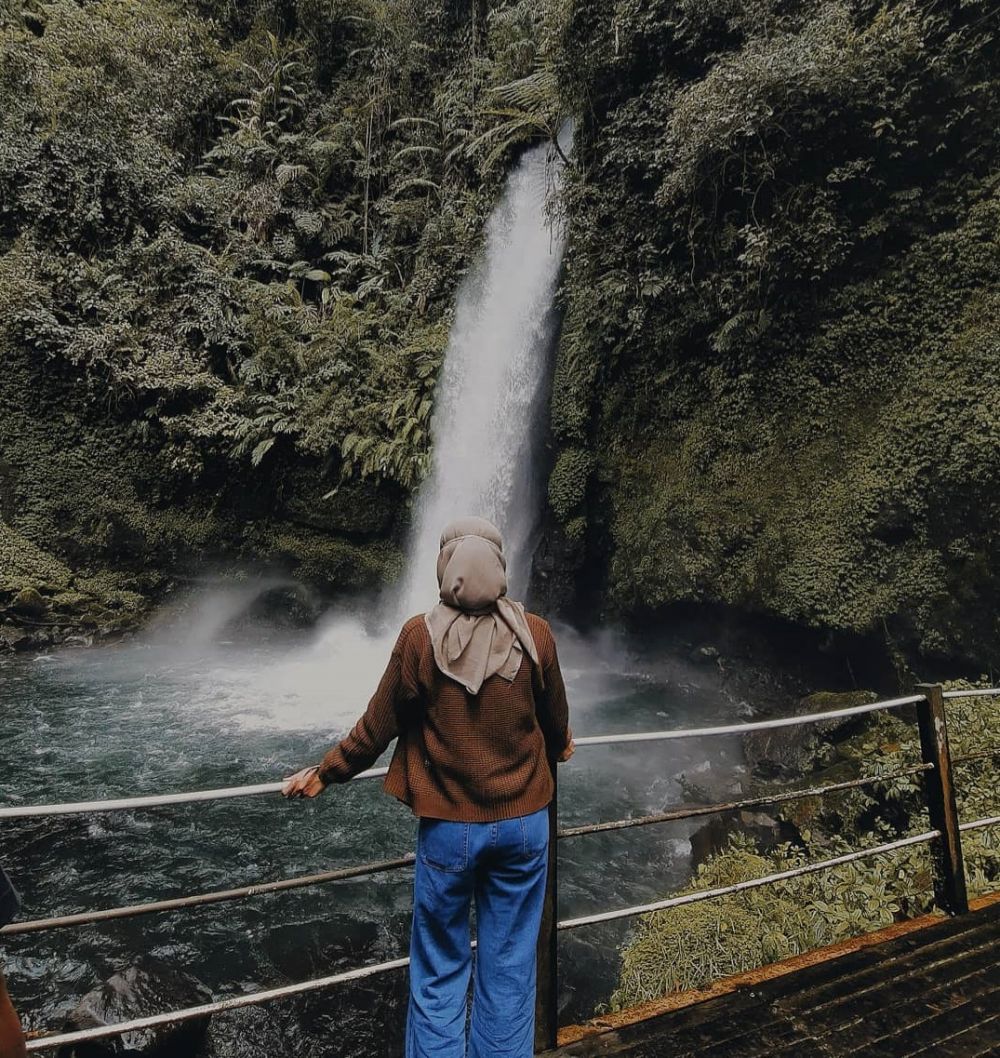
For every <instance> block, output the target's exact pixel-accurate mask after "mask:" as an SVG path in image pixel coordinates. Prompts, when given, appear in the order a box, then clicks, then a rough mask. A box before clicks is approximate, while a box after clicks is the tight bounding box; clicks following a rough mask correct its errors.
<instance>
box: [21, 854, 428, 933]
mask: <svg viewBox="0 0 1000 1058" xmlns="http://www.w3.org/2000/svg"><path fill="white" fill-rule="evenodd" d="M413 862H414V856H413V855H412V853H408V854H407V855H406V856H401V857H399V858H398V859H395V860H379V861H377V862H375V863H362V864H359V865H358V866H357V867H341V868H339V869H337V870H333V871H323V872H322V873H320V874H306V875H302V876H301V877H299V878H283V879H282V880H281V881H277V882H261V883H259V884H258V885H245V886H240V887H239V888H237V889H219V890H216V891H214V892H211V893H198V894H196V895H194V896H179V897H175V898H174V899H171V900H155V901H152V902H150V903H147V904H128V905H126V906H124V907H109V908H105V909H104V910H103V911H82V912H79V913H78V914H75V915H60V916H58V917H55V918H35V919H31V920H29V921H28V922H15V923H14V924H12V925H10V926H4V927H3V929H0V936H4V937H6V936H11V935H12V934H15V933H38V932H40V931H42V930H48V929H61V928H63V927H65V926H86V925H90V924H92V923H94V922H109V921H111V920H113V919H119V918H135V917H136V916H138V915H149V914H153V913H154V912H161V911H177V910H179V909H181V908H189V907H201V906H203V905H205V904H221V903H223V902H225V901H227V900H241V899H243V898H245V897H252V896H261V895H263V894H264V893H278V892H284V891H285V890H288V889H303V888H305V887H306V886H310V885H322V884H323V883H325V882H338V881H343V880H344V879H347V878H361V877H365V876H367V875H369V874H380V873H382V872H383V871H395V870H399V869H400V868H402V867H411V866H412V865H413Z"/></svg>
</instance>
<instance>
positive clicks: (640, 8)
mask: <svg viewBox="0 0 1000 1058" xmlns="http://www.w3.org/2000/svg"><path fill="white" fill-rule="evenodd" d="M993 34H995V25H994V21H993V19H992V18H991V6H990V3H989V0H963V2H960V0H948V2H942V3H937V4H934V5H922V4H914V3H905V2H890V3H888V4H886V3H881V2H880V3H875V2H869V0H850V2H848V0H754V2H752V3H732V2H730V0H697V2H695V0H652V2H648V0H644V2H641V3H640V2H639V0H616V2H614V3H607V2H604V0H573V2H570V0H546V2H545V3H540V2H537V0H496V2H485V0H483V2H478V0H477V2H476V3H474V4H468V5H462V4H448V5H429V4H405V3H399V2H396V0H266V2H263V3H259V4H254V5H250V6H247V5H233V4H215V3H212V2H210V0H186V2H184V0H150V2H149V3H144V4H141V5H131V6H122V5H121V4H119V3H116V2H114V0H98V2H95V3H91V4H88V5H86V7H80V6H79V5H78V4H76V3H74V2H71V0H56V2H54V3H51V4H46V5H44V6H42V5H34V4H24V5H22V4H17V3H12V2H0V37H2V39H0V45H2V49H3V55H4V62H3V65H2V66H0V88H2V90H3V93H4V98H5V99H7V100H8V105H7V106H5V107H4V108H3V110H2V113H0V154H2V157H3V159H4V164H3V165H2V166H0V363H2V371H0V522H2V524H3V526H4V527H5V529H4V533H5V535H4V547H5V549H7V551H9V552H11V553H13V552H17V555H18V561H17V564H16V568H17V569H18V570H21V571H22V572H21V573H19V574H17V576H16V577H15V575H14V574H13V573H11V572H10V571H11V570H13V569H14V568H15V564H14V563H13V561H11V562H8V564H7V576H6V579H5V580H4V582H3V586H2V587H0V610H5V611H6V612H8V613H9V614H10V615H11V616H13V617H14V618H15V619H16V620H17V621H19V622H21V623H22V624H23V623H24V621H25V620H26V618H25V616H24V613H23V605H22V607H21V609H20V610H18V609H15V608H14V602H15V599H16V597H17V596H18V595H19V593H20V591H21V590H22V589H24V588H30V589H32V590H35V591H39V592H40V593H41V594H42V596H43V598H44V599H46V600H49V602H46V603H45V606H44V607H43V609H42V611H40V612H41V613H42V614H43V616H42V617H41V618H37V619H38V620H46V621H56V620H57V618H58V621H57V623H58V622H63V623H65V621H63V616H62V613H63V611H60V610H58V608H54V607H55V604H54V603H53V602H52V600H54V599H55V596H56V595H58V594H60V593H61V592H62V591H63V590H64V589H66V590H69V589H67V584H68V585H69V588H71V589H72V590H74V591H75V590H77V585H76V579H77V578H83V579H87V578H88V577H89V578H91V583H92V585H93V586H94V592H96V594H94V595H92V597H91V596H88V598H91V601H92V605H93V607H94V608H96V610H95V612H96V614H97V615H98V617H100V616H101V615H104V614H107V613H110V612H112V609H113V608H112V607H111V602H112V600H113V599H114V598H118V596H117V595H116V594H115V593H118V592H126V593H132V594H131V595H129V596H128V598H129V599H132V597H133V596H135V597H137V598H139V599H140V600H142V599H143V598H145V597H147V596H149V595H150V594H151V593H155V592H156V591H158V590H159V588H160V587H161V586H162V585H163V584H164V583H165V582H166V580H167V579H168V578H169V577H170V576H172V575H173V574H174V573H176V572H178V571H184V570H188V569H190V568H191V567H193V566H195V567H196V566H199V565H206V564H209V565H219V564H222V565H225V564H227V563H234V564H236V563H254V564H258V565H264V566H270V567H274V568H280V569H282V570H284V571H288V572H292V573H293V574H297V575H301V576H303V577H305V578H308V579H309V580H312V581H314V582H316V583H318V584H320V585H321V586H322V587H324V588H325V589H327V590H329V591H338V590H349V589H352V588H360V587H365V586H370V585H372V584H373V583H376V582H378V581H380V580H382V579H384V578H386V577H389V576H392V574H393V573H394V572H395V571H396V570H397V569H398V566H399V561H400V542H401V540H402V537H403V534H404V532H405V528H406V524H407V522H408V517H409V514H408V503H409V497H410V495H411V493H412V490H413V488H414V487H415V485H416V484H417V483H418V482H419V480H420V478H421V476H422V474H423V472H424V470H425V468H426V465H427V457H428V451H429V423H430V415H431V411H432V408H433V403H434V386H435V380H436V377H437V372H438V369H439V367H440V362H441V357H442V353H443V350H444V346H445V343H446V340H447V333H448V327H449V323H450V314H451V305H452V301H453V296H454V290H455V287H456V284H457V282H458V280H459V279H460V277H461V275H462V273H463V271H464V270H465V268H466V266H467V264H468V261H469V259H470V256H471V255H472V254H473V253H474V252H475V251H476V249H477V247H478V245H479V242H480V234H481V225H482V220H483V217H484V216H485V214H486V212H487V211H488V209H489V207H490V205H491V203H492V201H493V200H494V197H495V194H496V191H497V188H498V186H499V182H500V180H501V179H502V175H503V172H504V168H505V165H506V164H507V163H508V162H509V161H510V159H511V158H512V156H513V155H514V152H515V151H516V150H517V148H518V147H519V146H520V145H522V144H524V143H527V142H530V141H531V140H533V139H537V138H538V137H539V136H544V135H551V134H552V133H553V131H554V130H555V129H557V128H558V127H559V124H560V123H561V121H562V120H563V118H564V117H565V116H566V115H567V114H576V115H578V116H579V124H578V131H577V140H576V154H575V159H574V162H575V164H574V167H573V170H572V172H571V174H570V178H569V183H568V190H567V193H566V195H565V200H564V202H563V204H562V205H563V209H564V212H565V213H566V215H567V216H568V217H569V222H570V249H569V252H568V254H567V266H566V274H565V280H564V283H563V288H562V294H561V300H562V304H561V309H562V312H563V315H564V327H563V334H562V339H561V343H560V348H559V353H558V358H557V364H556V369H555V378H554V380H553V387H552V393H553V396H552V404H551V435H552V441H553V452H552V472H551V478H550V481H549V530H548V533H547V536H546V539H545V541H544V542H543V546H542V549H541V552H540V554H539V560H538V563H537V568H538V571H539V578H538V584H539V587H540V590H541V591H542V593H543V594H544V595H545V597H546V598H547V601H548V603H549V605H551V606H552V607H561V608H562V609H564V610H566V611H572V612H575V613H577V614H578V613H580V612H587V613H592V614H595V615H597V614H605V615H608V614H610V615H616V616H624V617H629V616H632V615H636V614H649V613H654V614H664V613H666V612H668V611H669V609H670V608H671V607H672V606H674V605H675V604H678V603H683V604H688V605H690V604H694V605H698V604H703V603H711V604H713V606H719V605H721V606H722V607H724V608H726V609H727V610H728V611H729V612H732V613H736V614H749V615H753V614H758V613H766V614H768V615H771V616H774V617H778V618H783V619H785V620H787V621H790V622H793V623H795V624H797V625H802V626H807V627H813V628H816V629H820V630H834V631H841V632H845V633H851V634H858V633H860V634H861V635H863V636H869V637H871V636H877V637H879V638H880V639H882V640H883V641H885V642H886V643H887V646H888V648H889V651H890V653H891V654H893V655H895V656H896V657H897V658H898V659H901V660H910V661H912V660H913V659H915V658H917V657H919V656H923V657H948V658H951V659H954V660H956V661H964V662H966V663H968V662H969V660H970V659H971V660H972V661H974V662H975V663H976V664H987V663H989V664H992V663H993V662H995V661H1000V626H998V618H997V610H996V606H995V600H996V598H997V593H998V588H1000V584H998V577H1000V574H998V573H997V569H998V559H1000V553H998V552H1000V542H998V535H997V530H996V526H997V517H998V514H1000V509H998V504H1000V501H998V499H997V496H998V491H997V485H998V483H1000V481H998V479H1000V461H998V459H997V457H996V452H997V450H998V448H997V443H998V441H1000V418H998V412H997V408H998V407H1000V382H998V379H1000V374H998V368H1000V346H998V337H997V335H998V324H1000V293H998V289H1000V284H998V280H1000V249H998V238H997V234H996V233H997V230H998V220H1000V185H998V181H997V177H996V173H997V162H998V147H997V141H996V136H995V114H996V112H997V108H998V105H1000V98H998V97H1000V70H998V64H1000V56H998V45H997V42H996V39H995V36H994V35H993ZM16 541H23V542H24V543H23V545H22V544H18V543H16ZM11 549H13V550H11ZM52 562H54V563H56V565H57V566H58V567H59V568H60V569H62V570H65V571H66V572H65V575H63V574H60V577H61V578H62V579H60V578H59V577H57V578H56V579H55V581H52V583H51V584H50V585H49V586H50V588H51V589H52V590H49V589H48V588H46V584H48V583H49V581H48V580H46V576H47V574H45V573H43V572H38V573H37V574H29V573H27V572H24V571H26V570H28V569H29V567H30V568H33V569H38V570H42V569H43V568H44V569H49V570H50V572H51V569H50V565H49V564H50V563H52ZM94 576H96V577H97V580H96V581H95V580H93V577H94ZM66 577H68V578H69V581H66V579H65V578H66ZM109 578H110V579H109ZM49 580H51V578H49ZM56 582H58V583H56ZM60 585H62V587H60ZM100 585H104V586H105V587H104V588H103V589H100V590H98V589H99V586H100ZM43 589H44V590H43ZM89 590H90V589H88V591H89ZM105 590H106V592H109V593H111V594H107V595H105V594H102V591H105ZM83 594H85V595H86V594H87V592H84V593H83ZM133 601H134V600H133ZM22 602H23V600H22ZM64 602H65V600H64ZM119 603H121V600H120V599H119ZM34 605H35V610H36V611H38V604H37V600H35V601H34ZM60 605H61V604H60ZM81 605H82V604H81ZM122 605H124V604H122ZM129 605H130V606H131V603H130V604H129ZM137 605H139V607H140V608H141V601H140V604H137ZM87 607H91V602H88V603H87V604H86V607H85V608H87ZM92 616H93V614H92ZM101 620H103V621H104V623H105V624H106V623H107V620H109V619H107V620H106V619H104V618H103V617H102V618H101ZM70 623H71V622H70ZM102 626H103V625H102Z"/></svg>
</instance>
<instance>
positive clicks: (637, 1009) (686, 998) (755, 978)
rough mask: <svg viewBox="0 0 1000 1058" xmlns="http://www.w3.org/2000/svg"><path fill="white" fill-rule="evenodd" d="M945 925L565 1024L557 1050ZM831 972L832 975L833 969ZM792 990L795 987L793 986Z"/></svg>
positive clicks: (886, 935)
mask: <svg viewBox="0 0 1000 1058" xmlns="http://www.w3.org/2000/svg"><path fill="white" fill-rule="evenodd" d="M970 906H971V908H972V910H974V911H982V910H987V909H989V908H993V907H998V908H1000V892H998V893H991V894H988V895H986V896H984V897H980V898H978V899H977V900H974V901H972V903H971V905H970ZM971 919H972V916H969V918H966V919H964V920H962V922H961V929H962V930H965V929H972V928H974V927H975V925H976V924H975V922H973V921H971ZM947 922H948V920H947V919H945V918H942V916H941V915H940V914H931V915H923V916H921V917H919V918H913V919H907V920H905V921H903V922H897V923H894V924H893V925H891V926H887V927H886V928H885V929H881V930H877V931H875V932H874V933H866V934H864V935H862V936H860V937H853V938H851V939H849V940H845V941H840V942H838V943H836V944H831V945H827V946H826V947H823V948H817V949H816V950H815V951H811V952H805V953H804V954H802V955H795V956H792V957H791V958H788V959H783V960H781V961H780V962H776V963H771V964H769V965H768V966H762V967H759V968H757V969H755V970H748V971H745V972H743V973H739V974H733V975H731V976H729V977H724V978H721V979H720V980H718V981H715V982H713V983H712V984H711V985H708V986H706V987H705V988H694V989H690V990H688V991H685V992H673V993H670V994H668V995H665V996H661V997H659V998H657V999H653V1000H650V1001H648V1002H646V1003H641V1004H638V1005H636V1006H634V1007H629V1008H628V1009H627V1010H622V1011H617V1012H614V1013H610V1014H604V1015H601V1016H600V1017H597V1018H592V1019H591V1020H589V1021H586V1022H584V1023H583V1024H580V1025H567V1026H565V1027H564V1028H562V1029H560V1031H559V1044H560V1046H568V1045H569V1044H572V1043H575V1042H576V1041H578V1040H581V1039H584V1038H586V1037H588V1036H594V1035H599V1034H600V1033H603V1032H610V1031H615V1030H620V1029H622V1028H624V1027H626V1026H628V1025H632V1024H637V1023H641V1022H644V1021H648V1020H649V1019H651V1018H656V1017H660V1016H663V1015H665V1014H669V1013H672V1012H673V1011H677V1010H681V1009H683V1008H685V1007H688V1006H691V1005H693V1004H698V1003H705V1002H708V1001H710V1000H713V999H716V998H718V997H720V996H726V995H732V994H733V993H734V992H736V991H738V990H740V989H743V988H753V987H755V986H759V985H762V984H764V983H765V982H768V981H773V980H775V979H777V978H781V977H785V976H787V975H790V974H795V973H798V972H801V971H803V970H805V969H807V968H809V967H812V966H816V965H820V964H823V963H828V962H832V961H834V960H837V959H842V958H843V957H844V956H847V955H851V954H853V953H855V952H861V951H865V950H867V949H871V948H875V947H877V946H879V945H882V944H885V943H887V942H889V941H893V940H897V939H899V938H901V937H907V936H909V935H910V934H916V933H919V931H921V930H925V929H929V928H931V927H935V926H941V925H942V924H944V923H947ZM955 924H956V925H958V922H957V921H956V923H955ZM919 943H920V939H919V938H916V939H915V940H914V944H915V945H919ZM872 958H873V960H877V959H879V958H880V957H879V956H878V955H877V954H873V956H872ZM834 972H836V971H835V970H834ZM792 987H795V986H794V984H793V985H792Z"/></svg>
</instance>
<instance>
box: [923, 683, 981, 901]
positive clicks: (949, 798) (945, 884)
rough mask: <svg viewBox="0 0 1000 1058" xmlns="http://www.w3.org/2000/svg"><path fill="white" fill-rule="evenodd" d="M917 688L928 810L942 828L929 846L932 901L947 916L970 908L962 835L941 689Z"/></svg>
mask: <svg viewBox="0 0 1000 1058" xmlns="http://www.w3.org/2000/svg"><path fill="white" fill-rule="evenodd" d="M917 690H918V691H919V692H920V693H921V694H922V695H923V696H924V700H923V701H922V702H919V703H918V704H917V720H918V722H919V725H920V750H921V754H922V756H923V760H924V763H925V764H931V765H933V768H932V769H931V770H930V771H926V772H924V793H925V796H926V800H927V812H928V815H929V816H930V822H931V826H932V827H933V828H934V829H935V830H939V831H941V837H940V838H936V839H935V840H934V841H933V842H931V845H930V848H931V856H932V857H933V861H934V862H933V867H934V900H935V903H936V904H937V905H938V907H939V908H941V910H942V911H946V912H948V914H949V915H964V914H965V913H966V912H967V911H968V910H969V896H968V893H967V891H966V887H965V863H964V860H963V858H962V834H961V831H960V830H959V829H958V807H957V806H956V804H955V786H954V783H953V781H952V773H951V751H950V749H949V748H948V724H947V720H946V718H945V711H944V693H943V688H942V687H941V684H939V683H920V684H918V685H917Z"/></svg>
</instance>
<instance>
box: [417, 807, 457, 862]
mask: <svg viewBox="0 0 1000 1058" xmlns="http://www.w3.org/2000/svg"><path fill="white" fill-rule="evenodd" d="M417 850H418V853H419V856H420V859H421V860H423V862H424V863H426V864H427V866H428V867H434V868H435V869H436V870H439V871H451V872H458V871H464V870H465V869H466V868H467V867H468V865H469V824H468V823H456V822H454V821H452V820H450V819H421V820H420V827H419V830H418V831H417Z"/></svg>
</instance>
